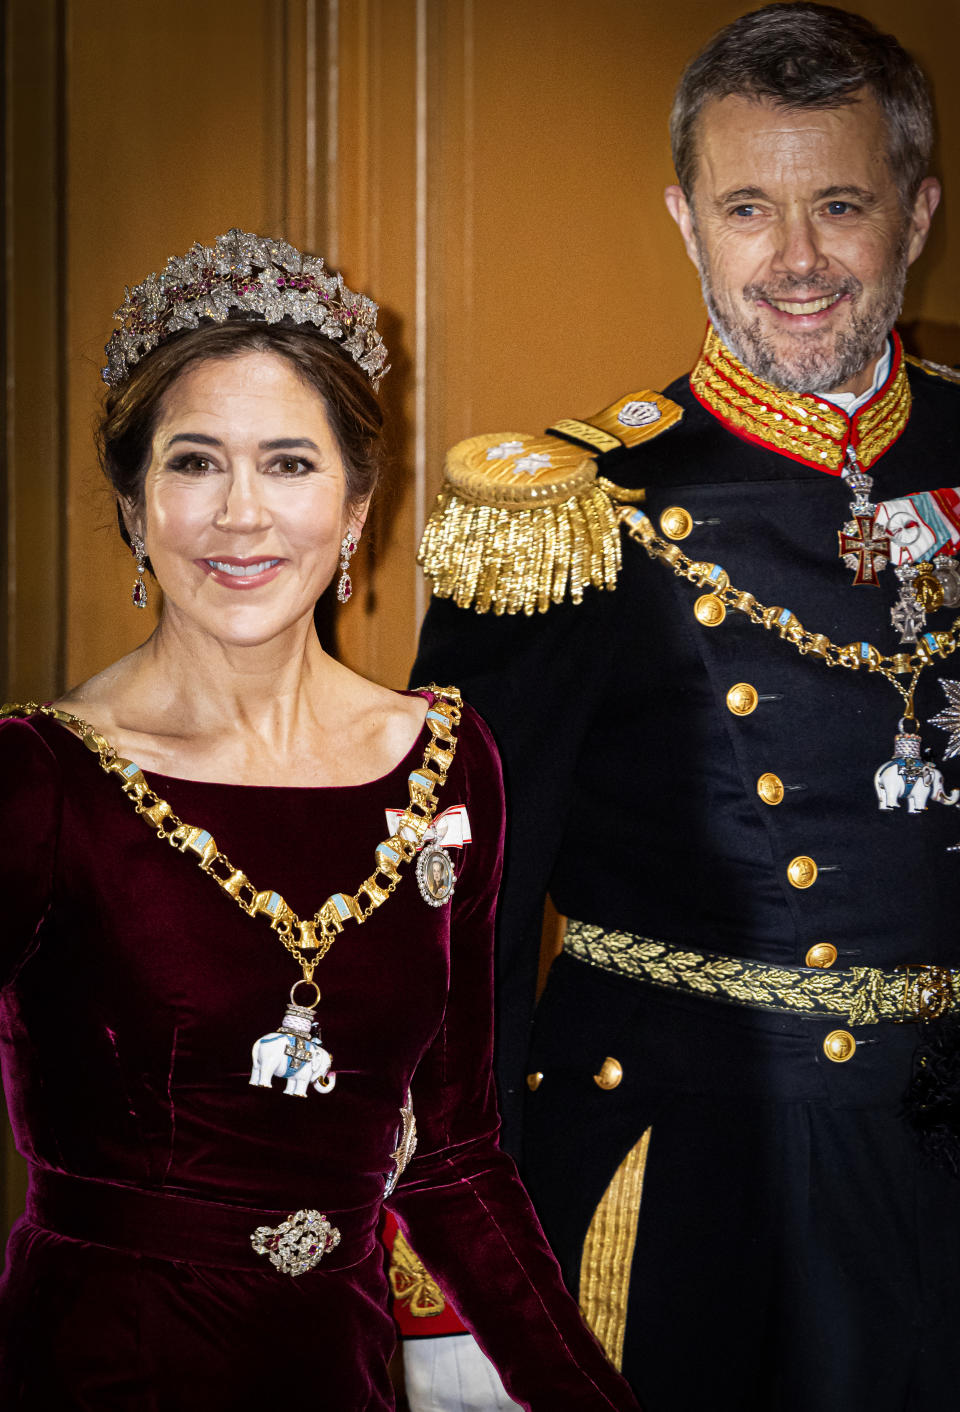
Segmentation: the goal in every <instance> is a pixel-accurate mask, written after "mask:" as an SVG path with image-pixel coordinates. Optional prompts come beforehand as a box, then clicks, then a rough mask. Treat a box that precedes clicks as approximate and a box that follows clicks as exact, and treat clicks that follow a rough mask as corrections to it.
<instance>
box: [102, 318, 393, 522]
mask: <svg viewBox="0 0 960 1412" xmlns="http://www.w3.org/2000/svg"><path fill="white" fill-rule="evenodd" d="M242 353H275V354H277V355H278V356H279V357H281V358H284V359H286V361H287V362H288V363H290V364H291V365H292V367H293V368H294V369H295V370H296V371H297V372H298V373H299V374H300V376H301V377H302V378H303V380H304V382H306V383H307V384H308V385H309V386H310V387H312V388H313V389H314V390H315V391H316V392H317V393H318V394H319V396H320V397H321V398H322V400H323V403H324V406H325V407H326V411H327V415H328V417H329V419H330V426H331V429H332V431H333V434H334V436H335V437H336V439H337V444H338V446H339V448H340V453H341V455H342V456H343V466H344V472H345V475H346V482H347V502H348V504H351V505H359V504H362V503H363V501H365V500H366V499H368V498H369V496H370V495H371V494H372V493H373V491H374V489H375V487H376V484H377V478H378V476H379V474H380V459H381V444H380V434H381V430H382V427H383V413H382V411H381V409H380V404H379V402H378V401H377V398H376V395H375V394H374V391H373V388H372V387H371V386H370V383H369V381H368V379H367V376H366V374H365V373H364V372H362V371H361V369H360V368H359V367H358V366H357V364H356V363H354V361H353V359H352V358H351V357H350V355H349V354H348V353H345V352H344V351H343V349H342V348H340V347H339V346H338V345H337V344H336V343H334V342H332V341H331V340H330V339H329V338H326V337H325V336H324V335H323V334H322V333H320V331H319V330H317V329H313V328H311V327H310V326H309V325H301V324H294V323H287V322H286V321H284V322H282V323H278V324H267V323H255V322H252V321H251V320H250V319H240V318H236V319H228V320H227V322H226V323H223V324H205V325H202V326H201V327H200V328H198V329H187V330H184V331H183V332H182V333H177V334H174V335H173V336H172V337H171V338H168V339H167V340H166V341H165V342H164V343H162V344H161V345H160V347H159V348H156V349H154V351H153V352H152V353H148V354H147V356H146V357H145V358H143V359H141V361H140V362H139V363H137V364H136V366H135V367H134V369H133V372H132V373H131V375H130V378H129V379H128V381H127V382H125V383H123V384H122V386H120V387H117V388H113V389H112V390H111V391H110V392H109V393H108V394H107V397H106V400H105V402H104V409H103V416H102V418H101V420H100V424H99V427H98V429H97V449H98V451H99V455H100V465H101V466H102V468H103V473H104V475H105V476H106V477H107V480H108V481H109V482H110V484H111V485H112V486H113V489H114V492H115V494H116V496H117V502H118V518H119V520H120V533H121V534H122V535H123V537H124V539H125V540H126V542H127V543H128V544H129V543H130V538H129V534H128V532H127V528H126V525H125V524H124V520H123V516H122V514H120V513H119V511H120V507H121V506H122V505H124V504H126V505H129V506H140V505H141V504H142V503H143V483H144V479H145V477H146V473H147V467H148V466H149V464H150V450H151V443H152V440H153V433H154V429H155V427H156V423H157V417H158V415H159V413H160V407H161V404H162V402H163V398H164V396H165V395H166V393H167V392H168V391H169V390H170V388H171V387H172V386H173V384H174V383H175V382H176V380H177V378H178V377H179V376H180V375H181V374H182V373H184V372H185V371H186V370H187V369H188V368H191V367H193V366H195V365H196V364H197V363H202V362H208V361H209V360H211V359H216V358H233V357H237V356H238V355H239V354H242Z"/></svg>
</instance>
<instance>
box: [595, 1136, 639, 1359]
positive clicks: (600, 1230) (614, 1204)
mask: <svg viewBox="0 0 960 1412" xmlns="http://www.w3.org/2000/svg"><path fill="white" fill-rule="evenodd" d="M652 1131H653V1129H652V1128H647V1130H646V1132H645V1133H644V1134H643V1136H642V1137H641V1138H640V1141H639V1142H637V1143H636V1144H635V1145H634V1146H633V1147H632V1148H631V1149H630V1151H629V1152H628V1153H627V1155H626V1157H625V1158H624V1159H623V1161H622V1162H621V1163H620V1166H619V1167H618V1168H617V1170H616V1171H615V1172H614V1174H613V1177H612V1178H611V1180H610V1185H609V1186H608V1187H607V1189H606V1191H605V1192H604V1193H603V1196H602V1197H601V1198H600V1204H599V1205H598V1206H597V1209H596V1211H594V1213H593V1217H592V1219H591V1221H590V1226H589V1228H588V1230H587V1235H586V1239H585V1240H584V1242H583V1254H582V1256H581V1258H580V1312H581V1313H582V1314H583V1317H584V1319H586V1321H587V1324H588V1325H589V1327H590V1329H591V1330H592V1331H593V1333H594V1336H595V1337H596V1338H597V1340H598V1342H599V1343H600V1346H601V1347H602V1349H603V1351H604V1353H605V1354H606V1355H607V1357H608V1358H609V1360H610V1362H611V1363H612V1364H613V1366H614V1367H615V1368H616V1369H618V1370H619V1369H620V1368H621V1367H622V1365H623V1337H624V1333H625V1331H626V1327H627V1301H628V1298H629V1294H630V1269H631V1266H632V1264H633V1248H634V1246H635V1245H636V1241H637V1222H638V1221H639V1218H640V1200H641V1197H642V1196H643V1178H644V1174H645V1173H646V1170H647V1151H648V1149H649V1147H650V1134H651V1132H652Z"/></svg>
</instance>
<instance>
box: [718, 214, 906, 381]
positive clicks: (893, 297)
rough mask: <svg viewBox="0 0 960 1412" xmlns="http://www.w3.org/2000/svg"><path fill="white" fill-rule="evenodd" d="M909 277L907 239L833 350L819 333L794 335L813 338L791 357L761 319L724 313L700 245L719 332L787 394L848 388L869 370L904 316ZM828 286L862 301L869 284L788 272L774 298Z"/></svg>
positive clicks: (812, 293)
mask: <svg viewBox="0 0 960 1412" xmlns="http://www.w3.org/2000/svg"><path fill="white" fill-rule="evenodd" d="M906 279H907V251H906V240H903V241H902V242H901V245H900V248H898V250H897V254H896V262H895V264H894V267H893V269H892V270H891V271H890V274H889V276H888V277H887V278H886V279H885V280H884V282H883V285H882V286H881V288H880V290H879V291H878V292H877V294H876V295H875V297H874V299H873V301H872V303H871V304H869V305H868V306H867V307H866V308H863V309H861V310H859V311H857V310H856V309H854V312H853V317H852V319H851V321H850V328H849V329H848V330H847V331H846V332H841V333H838V334H837V336H836V338H835V340H834V344H833V347H832V349H823V348H818V347H817V346H816V340H818V339H819V336H820V335H819V334H817V333H816V332H812V333H810V334H804V333H798V334H794V335H793V336H794V338H796V339H799V340H802V339H805V338H806V339H807V340H808V341H809V343H810V345H811V346H810V347H809V348H807V349H804V348H803V347H800V348H799V349H798V351H797V352H796V353H795V354H794V355H792V356H787V355H784V354H782V353H781V354H778V353H777V352H776V349H775V347H774V344H773V340H772V339H771V338H770V337H768V336H767V335H765V334H764V333H763V330H762V324H761V320H760V318H759V317H757V318H756V319H753V320H748V319H745V318H743V319H736V318H733V317H732V318H727V317H726V316H725V315H724V314H723V313H721V311H720V308H719V306H718V304H717V300H716V297H715V295H714V291H713V285H712V282H711V279H710V268H709V264H708V262H707V259H706V255H705V253H704V251H703V249H702V248H701V249H700V286H701V288H702V290H703V299H704V303H705V304H706V306H707V311H708V313H709V315H710V320H711V322H712V324H713V326H714V328H715V329H716V331H717V333H718V334H719V335H720V337H721V338H722V339H723V341H724V343H725V344H726V345H727V347H728V348H729V349H730V352H731V353H733V354H734V356H735V357H737V358H739V360H740V362H741V363H743V364H745V366H746V367H747V368H749V369H750V371H751V372H752V373H753V375H754V376H755V377H758V378H761V379H762V380H763V381H764V382H772V383H773V384H774V385H775V386H777V387H782V388H784V389H785V390H786V391H787V392H813V393H823V392H831V391H832V390H833V389H834V388H835V387H842V386H843V384H844V383H845V382H850V381H851V380H852V379H853V378H855V377H857V376H858V374H859V373H861V372H863V370H864V368H866V367H867V366H868V365H869V364H870V363H871V362H872V361H873V359H875V358H876V357H877V356H878V355H879V353H880V352H881V350H882V348H883V343H884V340H885V339H886V337H887V335H888V334H889V332H890V330H891V329H892V328H893V325H894V324H895V323H896V321H897V318H898V317H899V314H900V310H901V308H902V306H903V290H904V285H905V284H906ZM818 285H821V286H822V292H823V294H836V293H844V294H849V295H850V296H851V298H852V299H854V300H856V298H857V297H858V295H859V294H861V293H862V290H863V285H862V284H861V283H860V281H859V280H858V279H854V277H853V276H852V275H849V276H847V278H846V279H845V280H842V281H841V282H840V283H839V284H837V283H836V282H834V283H833V284H831V285H829V286H828V285H827V284H826V282H825V281H823V280H822V279H820V278H818V277H813V278H811V277H807V278H806V279H800V278H797V277H796V276H786V277H785V278H784V279H783V280H781V281H778V282H777V288H776V291H775V292H774V293H773V298H775V299H781V298H786V297H787V296H788V295H789V294H790V293H791V289H792V288H793V289H798V290H802V291H803V293H804V294H805V295H806V297H807V298H816V297H817V287H818ZM763 294H764V291H763V290H762V289H761V288H760V287H759V286H757V285H748V286H747V287H746V288H745V289H744V291H743V297H744V299H745V300H750V299H757V298H762V297H763Z"/></svg>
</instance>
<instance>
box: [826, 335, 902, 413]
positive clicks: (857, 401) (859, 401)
mask: <svg viewBox="0 0 960 1412" xmlns="http://www.w3.org/2000/svg"><path fill="white" fill-rule="evenodd" d="M892 357H893V344H892V343H891V340H890V339H889V338H888V339H887V341H886V344H885V345H884V349H883V352H882V353H881V354H880V357H879V358H878V359H877V365H876V367H875V368H874V370H873V383H872V384H871V386H870V387H868V388H867V390H866V392H861V393H860V395H859V396H857V394H856V393H855V392H818V393H817V396H818V397H821V398H822V399H823V401H824V402H832V403H833V405H834V406H835V407H839V408H840V410H841V411H842V412H846V414H847V416H848V417H852V416H853V414H854V412H859V410H860V408H861V407H863V406H865V405H866V404H867V403H868V402H869V401H870V398H871V397H873V396H875V395H876V393H878V392H879V391H880V389H881V387H882V386H883V384H884V383H885V382H886V380H887V377H888V376H889V373H890V359H891V358H892Z"/></svg>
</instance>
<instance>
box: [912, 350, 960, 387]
mask: <svg viewBox="0 0 960 1412" xmlns="http://www.w3.org/2000/svg"><path fill="white" fill-rule="evenodd" d="M907 362H908V363H912V364H913V366H914V367H915V368H920V369H921V371H922V372H925V373H927V374H929V376H930V377H932V378H943V380H944V381H945V382H955V383H957V384H960V368H950V367H948V366H947V364H946V363H931V362H930V360H929V359H928V358H914V357H912V356H911V354H909V353H908V354H907Z"/></svg>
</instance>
